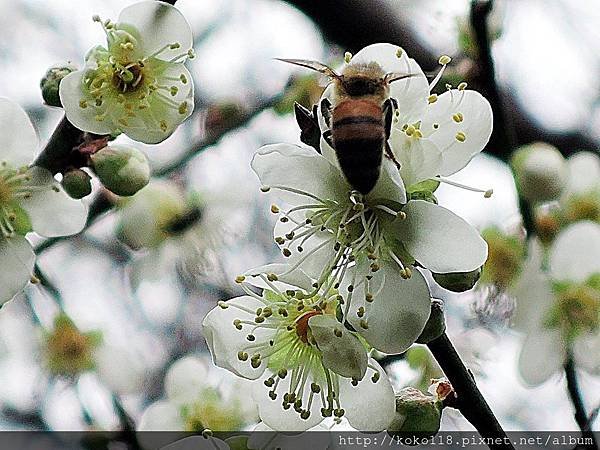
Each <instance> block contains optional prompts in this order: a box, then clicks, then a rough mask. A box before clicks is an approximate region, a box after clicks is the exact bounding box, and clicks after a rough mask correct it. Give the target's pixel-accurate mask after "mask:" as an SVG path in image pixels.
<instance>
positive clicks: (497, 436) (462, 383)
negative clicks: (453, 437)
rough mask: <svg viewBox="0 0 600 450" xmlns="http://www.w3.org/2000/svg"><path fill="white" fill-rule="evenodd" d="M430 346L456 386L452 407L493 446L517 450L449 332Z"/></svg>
mask: <svg viewBox="0 0 600 450" xmlns="http://www.w3.org/2000/svg"><path fill="white" fill-rule="evenodd" d="M427 346H428V347H429V350H430V351H431V353H432V354H433V356H434V357H435V359H436V361H437V362H438V364H439V365H440V367H441V368H442V370H443V371H444V375H446V378H448V380H449V381H450V383H451V384H452V387H453V388H454V392H455V393H456V399H455V402H454V403H453V407H454V408H457V409H458V410H459V411H460V412H461V413H462V415H463V416H465V418H466V419H467V420H468V421H469V422H471V424H472V425H473V426H474V427H475V428H476V429H477V431H478V432H479V434H481V436H482V437H483V438H485V439H486V442H487V443H488V447H489V448H490V449H492V450H514V447H513V445H512V442H511V441H510V439H509V438H508V436H507V435H506V433H505V432H504V430H503V429H502V427H501V426H500V423H499V422H498V420H497V419H496V416H494V413H493V412H492V410H491V409H490V407H489V405H488V404H487V402H486V401H485V399H484V398H483V396H482V395H481V392H480V391H479V388H478V387H477V385H476V384H475V379H474V378H473V374H472V373H471V372H470V371H469V370H468V369H467V368H466V367H465V365H464V363H463V362H462V360H461V359H460V356H459V355H458V353H457V352H456V350H455V348H454V346H453V345H452V342H450V339H449V338H448V336H447V335H446V333H443V334H442V335H441V336H440V337H438V338H437V339H434V340H433V341H431V342H429V343H428V344H427Z"/></svg>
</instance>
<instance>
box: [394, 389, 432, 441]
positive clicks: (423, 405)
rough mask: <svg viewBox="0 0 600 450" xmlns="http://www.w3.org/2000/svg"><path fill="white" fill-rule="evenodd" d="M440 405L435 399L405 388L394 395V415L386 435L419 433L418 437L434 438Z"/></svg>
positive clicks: (416, 390)
mask: <svg viewBox="0 0 600 450" xmlns="http://www.w3.org/2000/svg"><path fill="white" fill-rule="evenodd" d="M441 418H442V405H441V403H440V402H439V401H438V400H437V398H436V397H434V396H432V395H426V394H423V393H422V392H421V391H419V390H418V389H415V388H412V387H407V388H404V389H402V390H401V391H400V392H399V393H398V394H397V395H396V415H395V417H394V420H393V421H392V423H391V424H390V426H389V427H388V433H389V434H390V435H392V436H393V435H394V434H396V433H419V436H420V437H430V436H435V434H436V433H437V432H438V431H439V429H440V420H441Z"/></svg>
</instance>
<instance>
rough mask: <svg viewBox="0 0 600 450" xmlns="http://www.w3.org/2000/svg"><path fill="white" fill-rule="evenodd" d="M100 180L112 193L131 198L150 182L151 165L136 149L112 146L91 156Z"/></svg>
mask: <svg viewBox="0 0 600 450" xmlns="http://www.w3.org/2000/svg"><path fill="white" fill-rule="evenodd" d="M91 159H92V167H93V169H94V172H95V173H96V175H98V178H99V179H100V181H101V182H102V184H103V185H104V187H106V188H107V189H108V190H110V191H111V192H113V193H115V194H117V195H120V196H125V197H129V196H131V195H134V194H135V193H136V192H137V191H139V190H140V189H142V188H143V187H144V186H146V185H147V184H148V181H150V164H149V163H148V159H147V158H146V155H144V154H143V153H142V152H141V151H139V150H138V149H136V148H135V147H129V146H124V145H111V146H107V147H104V148H103V149H102V150H100V151H98V152H96V153H94V154H93V155H92V156H91Z"/></svg>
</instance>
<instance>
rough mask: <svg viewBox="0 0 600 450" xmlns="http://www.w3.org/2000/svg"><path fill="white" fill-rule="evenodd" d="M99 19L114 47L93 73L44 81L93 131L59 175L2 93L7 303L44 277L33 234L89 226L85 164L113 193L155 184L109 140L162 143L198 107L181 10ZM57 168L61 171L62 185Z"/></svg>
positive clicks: (132, 11)
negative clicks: (37, 272)
mask: <svg viewBox="0 0 600 450" xmlns="http://www.w3.org/2000/svg"><path fill="white" fill-rule="evenodd" d="M94 21H96V22H100V23H101V25H102V27H103V29H104V31H105V33H106V36H107V41H108V44H107V47H106V48H105V47H101V46H97V47H94V48H93V49H92V50H91V51H90V52H89V53H88V55H87V57H86V67H85V69H83V70H79V71H73V70H72V68H68V70H67V69H65V70H64V71H61V70H58V72H59V73H60V74H61V76H64V78H62V79H61V77H60V76H59V77H58V78H57V77H54V78H53V79H52V80H50V81H48V80H45V81H46V82H48V83H60V84H57V85H55V84H53V85H52V86H51V88H57V89H58V90H59V94H60V102H59V103H60V104H61V106H62V107H63V108H64V110H65V114H66V117H67V119H68V120H69V122H71V124H73V125H74V126H75V127H76V128H78V129H79V130H81V131H83V132H87V133H88V134H83V138H82V139H83V141H84V142H83V143H81V145H79V147H77V149H78V150H79V148H80V147H81V148H83V150H82V151H81V154H77V157H75V158H74V161H69V162H68V163H65V167H62V168H58V169H57V170H55V168H53V169H52V170H53V172H51V171H49V170H47V169H46V168H44V167H41V166H37V165H35V164H36V163H35V162H34V160H35V158H34V156H35V149H36V147H37V143H38V139H37V136H36V133H35V130H34V129H33V127H32V124H31V122H30V121H29V118H28V117H27V115H26V114H25V113H24V111H23V110H22V109H21V108H20V107H19V106H18V105H16V104H14V103H12V102H11V101H9V100H7V99H2V98H0V124H2V127H3V129H4V130H7V132H5V133H3V134H2V137H0V265H1V266H2V271H1V272H2V274H1V278H0V305H1V304H2V303H4V302H6V301H8V300H10V299H12V298H13V297H14V296H15V295H16V294H18V293H19V292H20V291H22V290H23V288H24V287H25V286H26V285H27V283H28V282H29V281H30V280H32V281H36V278H35V277H34V276H33V271H34V264H35V254H34V252H33V249H32V247H31V245H30V244H29V242H28V241H27V240H26V239H25V235H26V234H27V233H29V232H31V231H34V232H36V233H38V234H41V235H43V236H46V237H57V236H65V235H71V234H75V233H78V232H80V231H81V230H82V229H83V227H84V225H85V223H86V218H87V208H86V206H85V205H84V204H83V203H82V202H80V201H76V200H75V199H77V200H79V199H81V198H82V197H85V196H87V195H89V194H90V193H91V190H92V187H91V183H90V176H89V175H88V174H87V172H85V171H83V170H81V167H88V166H89V168H90V169H91V170H93V172H94V173H95V174H96V175H97V177H98V178H99V179H100V181H101V182H102V184H103V185H104V186H105V187H106V188H107V189H109V190H110V191H112V192H113V193H115V194H117V195H123V196H130V195H133V194H134V193H136V192H137V191H138V190H139V189H141V188H143V187H144V186H145V185H146V184H147V183H148V181H149V178H150V167H149V164H148V161H147V158H146V156H145V155H144V154H142V153H141V152H140V151H139V150H137V149H135V148H132V147H129V146H123V145H111V146H107V142H108V140H110V139H112V138H113V137H116V136H117V135H119V134H120V133H125V134H126V135H127V136H129V137H130V138H132V139H135V140H138V141H141V142H145V143H153V144H154V143H158V142H161V141H163V140H164V139H166V138H167V137H169V136H170V135H171V134H172V133H173V132H174V131H175V129H176V128H177V126H179V124H181V123H182V122H183V121H184V120H185V119H186V118H187V117H189V116H190V114H191V113H192V110H193V108H194V89H193V83H192V79H191V76H190V73H189V72H188V71H187V69H186V68H185V67H184V65H183V63H184V62H185V61H186V60H187V59H188V58H190V57H193V51H192V32H191V29H190V26H189V24H188V23H187V21H186V19H185V18H184V17H183V16H182V14H181V13H180V12H179V11H178V10H177V9H176V8H175V7H173V6H172V5H170V4H168V3H164V2H156V1H143V2H140V3H136V4H134V5H131V6H129V7H127V8H125V9H124V10H123V11H122V12H121V15H120V16H119V20H118V22H116V23H113V22H111V21H109V20H107V21H102V20H100V19H99V18H98V17H94ZM57 133H58V132H57ZM90 133H92V134H90ZM98 135H99V136H98ZM77 144H80V143H79V142H77V143H73V145H77ZM61 145H63V146H64V145H68V144H66V143H64V142H61ZM67 150H68V149H67ZM74 150H75V148H74ZM67 153H68V152H67ZM75 153H77V152H72V154H75ZM51 156H53V155H44V158H42V159H48V158H49V157H51ZM75 160H76V161H75ZM38 163H39V164H45V163H43V162H38ZM55 172H60V173H62V186H61V184H59V183H58V182H57V180H56V179H55V177H54V173H55ZM63 188H64V190H63ZM65 192H66V193H65ZM67 193H68V194H69V195H67Z"/></svg>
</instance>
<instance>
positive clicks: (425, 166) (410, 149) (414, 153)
mask: <svg viewBox="0 0 600 450" xmlns="http://www.w3.org/2000/svg"><path fill="white" fill-rule="evenodd" d="M390 146H391V148H392V151H393V152H394V155H395V157H396V160H397V161H398V162H399V163H400V166H401V167H400V174H401V175H402V180H404V183H405V184H406V186H407V187H408V188H409V187H410V186H412V185H413V184H416V183H419V182H420V181H424V180H427V179H429V178H432V177H435V176H436V175H439V174H440V171H441V167H442V161H443V158H442V153H441V152H440V150H439V149H438V147H437V146H436V145H435V144H434V143H433V142H432V141H431V140H430V139H425V138H415V137H411V136H407V135H406V133H404V132H403V131H401V130H399V129H396V128H394V129H393V130H392V135H391V137H390Z"/></svg>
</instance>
